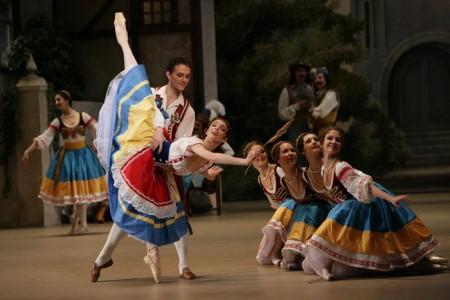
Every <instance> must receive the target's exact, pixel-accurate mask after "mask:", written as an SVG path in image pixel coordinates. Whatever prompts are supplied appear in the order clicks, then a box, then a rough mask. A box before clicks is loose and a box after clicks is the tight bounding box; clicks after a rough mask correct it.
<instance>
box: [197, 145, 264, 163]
mask: <svg viewBox="0 0 450 300" xmlns="http://www.w3.org/2000/svg"><path fill="white" fill-rule="evenodd" d="M191 151H192V152H194V153H195V154H197V155H198V156H200V157H202V158H204V159H206V160H208V161H211V162H213V163H216V164H224V165H237V166H247V165H249V164H250V163H251V162H252V160H253V159H254V158H255V155H256V152H255V151H253V152H252V151H250V153H249V154H248V155H247V157H246V158H239V157H232V156H228V155H226V154H223V153H214V152H211V151H209V150H207V149H206V148H205V147H204V146H203V145H202V144H195V145H192V146H191Z"/></svg>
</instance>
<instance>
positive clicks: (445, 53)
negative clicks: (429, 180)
mask: <svg viewBox="0 0 450 300" xmlns="http://www.w3.org/2000/svg"><path fill="white" fill-rule="evenodd" d="M388 101H389V114H390V116H391V118H392V119H393V120H394V122H395V123H396V124H397V126H398V127H399V128H400V129H402V130H403V132H404V133H405V138H406V143H407V144H408V146H409V148H410V150H411V155H412V160H411V162H412V163H413V164H434V163H442V162H449V163H450V45H445V44H443V43H426V44H422V45H419V46H416V47H414V48H412V49H410V50H409V51H407V52H405V53H404V54H403V55H402V56H401V57H400V58H399V59H398V61H397V63H396V64H395V65H394V67H393V69H392V73H391V76H390V79H389V99H388Z"/></svg>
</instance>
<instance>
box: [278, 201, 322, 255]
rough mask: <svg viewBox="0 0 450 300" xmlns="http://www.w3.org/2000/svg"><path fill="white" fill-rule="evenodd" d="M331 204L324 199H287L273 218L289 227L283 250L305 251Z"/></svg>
mask: <svg viewBox="0 0 450 300" xmlns="http://www.w3.org/2000/svg"><path fill="white" fill-rule="evenodd" d="M330 209H331V205H330V204H329V203H327V202H325V201H322V200H312V201H309V202H306V203H298V202H296V201H294V200H292V199H289V200H286V201H285V202H283V203H282V204H281V206H280V207H279V208H278V209H277V211H276V212H275V214H274V216H273V218H275V219H277V220H280V222H281V223H282V224H283V226H285V228H286V229H287V233H288V234H287V240H286V244H285V246H284V248H283V250H286V249H289V250H294V251H297V252H300V253H303V246H304V245H305V243H306V241H308V240H309V239H310V238H311V237H312V236H313V234H314V232H315V231H316V230H317V228H318V227H319V226H320V225H321V224H322V222H323V221H324V220H325V219H326V217H327V215H328V212H329V211H330Z"/></svg>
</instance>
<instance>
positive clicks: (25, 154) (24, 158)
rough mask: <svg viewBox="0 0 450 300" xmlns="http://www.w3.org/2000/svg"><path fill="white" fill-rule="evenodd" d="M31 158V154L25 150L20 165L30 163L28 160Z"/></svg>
mask: <svg viewBox="0 0 450 300" xmlns="http://www.w3.org/2000/svg"><path fill="white" fill-rule="evenodd" d="M29 160H30V154H29V153H28V152H27V151H25V152H24V153H23V155H22V158H21V159H20V166H21V167H24V166H26V165H27V164H28V161H29Z"/></svg>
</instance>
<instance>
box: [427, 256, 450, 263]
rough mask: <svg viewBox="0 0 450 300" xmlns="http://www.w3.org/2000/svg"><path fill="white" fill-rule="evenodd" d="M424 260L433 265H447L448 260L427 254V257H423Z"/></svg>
mask: <svg viewBox="0 0 450 300" xmlns="http://www.w3.org/2000/svg"><path fill="white" fill-rule="evenodd" d="M424 258H425V259H426V260H428V261H429V262H432V263H433V264H440V265H443V264H448V258H446V257H441V256H438V255H433V254H428V255H427V256H425V257H424Z"/></svg>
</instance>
